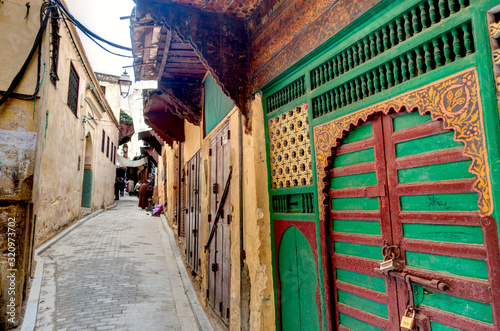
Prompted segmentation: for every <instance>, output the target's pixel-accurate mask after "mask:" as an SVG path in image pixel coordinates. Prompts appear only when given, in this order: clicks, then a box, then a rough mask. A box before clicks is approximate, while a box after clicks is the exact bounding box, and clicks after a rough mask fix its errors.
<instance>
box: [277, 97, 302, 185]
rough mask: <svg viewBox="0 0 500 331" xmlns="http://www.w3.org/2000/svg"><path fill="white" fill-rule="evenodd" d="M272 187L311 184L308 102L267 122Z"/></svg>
mask: <svg viewBox="0 0 500 331" xmlns="http://www.w3.org/2000/svg"><path fill="white" fill-rule="evenodd" d="M268 132H269V150H270V157H271V181H272V188H273V189H276V188H283V187H293V186H303V185H311V184H312V166H311V144H310V138H309V120H308V117H307V103H304V104H303V105H301V106H299V107H295V108H293V109H291V110H289V111H287V112H284V113H283V114H280V115H278V116H275V117H273V118H271V119H269V121H268Z"/></svg>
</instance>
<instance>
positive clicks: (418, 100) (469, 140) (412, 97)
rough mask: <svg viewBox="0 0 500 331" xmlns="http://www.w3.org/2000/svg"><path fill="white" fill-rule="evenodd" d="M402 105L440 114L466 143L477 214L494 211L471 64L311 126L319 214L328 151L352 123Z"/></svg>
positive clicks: (456, 137) (322, 208) (434, 116)
mask: <svg viewBox="0 0 500 331" xmlns="http://www.w3.org/2000/svg"><path fill="white" fill-rule="evenodd" d="M406 109H407V110H415V109H416V110H418V112H419V113H420V114H421V115H423V114H425V113H430V115H431V118H432V119H433V120H438V119H441V120H443V126H444V128H445V129H452V130H454V131H455V133H454V136H453V139H454V140H455V141H459V142H463V143H464V144H465V148H464V152H463V154H464V156H467V157H469V158H471V159H472V164H471V166H470V167H469V172H471V173H472V174H474V175H475V176H476V178H477V180H476V182H475V184H474V190H475V191H476V192H477V193H478V194H479V198H478V202H477V204H478V207H479V215H480V216H481V217H485V216H489V215H491V214H492V213H493V201H492V194H491V182H490V170H489V166H488V155H487V148H486V137H485V134H484V121H483V113H482V105H481V99H480V96H479V85H478V74H477V70H476V68H471V69H467V70H464V71H462V72H460V73H457V74H455V75H452V76H449V77H447V78H445V79H442V80H439V81H436V82H433V83H431V84H428V85H426V86H423V87H421V88H419V89H416V90H413V91H411V92H408V93H405V94H402V95H400V96H397V97H395V98H392V99H390V100H388V101H384V102H382V103H379V104H376V105H373V106H370V107H368V108H365V109H361V110H358V111H356V112H354V113H351V114H348V115H346V116H343V117H340V118H337V119H334V120H332V121H330V122H328V123H325V124H322V125H318V126H317V127H315V128H314V147H315V154H316V180H317V189H318V204H319V206H318V210H319V212H320V218H321V219H322V220H325V219H326V212H327V211H326V210H325V200H324V199H320V198H319V197H325V198H326V196H325V195H326V194H328V187H327V185H328V183H329V181H330V178H329V176H328V175H326V177H325V172H328V170H330V168H331V166H332V164H331V162H332V160H331V158H330V157H331V156H332V152H333V150H334V149H335V147H336V146H337V144H338V143H339V141H340V139H342V137H343V136H344V134H346V133H347V132H348V131H349V130H350V128H351V127H352V126H357V125H359V124H361V123H363V122H366V121H367V120H368V118H369V117H370V116H371V115H373V114H375V113H384V114H388V113H389V112H392V111H395V112H400V111H402V110H406ZM326 202H328V201H326Z"/></svg>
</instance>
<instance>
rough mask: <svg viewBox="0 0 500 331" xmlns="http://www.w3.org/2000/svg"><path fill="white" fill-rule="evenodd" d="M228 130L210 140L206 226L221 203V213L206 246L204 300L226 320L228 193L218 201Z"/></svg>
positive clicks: (226, 163) (225, 172)
mask: <svg viewBox="0 0 500 331" xmlns="http://www.w3.org/2000/svg"><path fill="white" fill-rule="evenodd" d="M229 142H230V131H229V121H228V122H226V123H225V124H224V125H223V126H222V127H221V128H220V129H219V130H218V131H217V133H216V134H215V135H214V136H213V137H212V138H211V139H210V187H209V189H210V199H209V204H210V205H209V216H208V217H209V218H208V222H209V229H210V230H212V227H213V226H214V222H215V217H216V214H217V210H218V209H219V206H220V205H221V203H222V213H221V214H220V219H219V220H218V222H217V224H216V225H215V235H214V238H213V239H212V241H211V243H210V246H209V264H208V267H209V270H208V272H209V274H208V293H207V296H208V301H209V302H210V304H211V306H212V307H213V309H214V311H215V312H216V313H217V314H218V315H219V316H220V317H221V318H222V319H223V320H225V321H226V322H228V321H229V304H230V302H229V301H230V283H231V281H230V275H231V273H230V271H231V270H230V268H231V264H230V256H231V251H230V239H231V237H230V233H231V232H230V222H231V215H230V207H231V204H230V201H231V195H230V194H229V193H228V194H227V196H226V199H225V200H224V201H221V200H222V196H223V192H224V188H225V186H226V182H227V180H228V177H229V172H230V153H231V149H230V143H229Z"/></svg>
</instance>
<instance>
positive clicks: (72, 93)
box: [68, 65, 80, 115]
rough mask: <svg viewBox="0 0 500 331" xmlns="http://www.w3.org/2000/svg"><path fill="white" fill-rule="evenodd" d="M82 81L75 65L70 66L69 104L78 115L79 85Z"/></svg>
mask: <svg viewBox="0 0 500 331" xmlns="http://www.w3.org/2000/svg"><path fill="white" fill-rule="evenodd" d="M79 82H80V78H79V77H78V74H77V73H76V70H75V68H74V67H73V65H71V66H70V69H69V84H68V106H69V108H71V110H72V111H73V113H75V115H77V113H76V110H77V105H78V85H79Z"/></svg>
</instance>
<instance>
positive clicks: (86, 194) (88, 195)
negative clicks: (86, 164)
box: [82, 169, 93, 208]
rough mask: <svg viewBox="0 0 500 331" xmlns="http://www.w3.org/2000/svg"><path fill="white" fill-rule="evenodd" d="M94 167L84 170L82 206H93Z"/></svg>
mask: <svg viewBox="0 0 500 331" xmlns="http://www.w3.org/2000/svg"><path fill="white" fill-rule="evenodd" d="M92 177H93V176H92V169H85V170H83V187H82V207H85V208H92Z"/></svg>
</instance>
